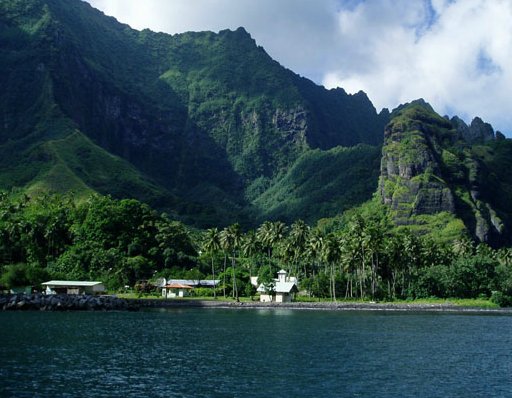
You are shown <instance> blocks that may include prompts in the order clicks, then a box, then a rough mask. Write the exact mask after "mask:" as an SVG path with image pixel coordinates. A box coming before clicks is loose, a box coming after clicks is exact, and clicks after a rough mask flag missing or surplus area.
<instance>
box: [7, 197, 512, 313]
mask: <svg viewBox="0 0 512 398" xmlns="http://www.w3.org/2000/svg"><path fill="white" fill-rule="evenodd" d="M0 261H1V262H0V270H1V271H0V275H1V277H0V281H1V284H2V285H3V286H4V287H6V288H13V287H17V286H23V285H27V284H29V285H36V286H37V284H38V283H41V282H42V281H43V280H44V279H49V278H62V279H100V280H102V281H104V282H105V283H106V284H107V286H108V287H109V289H111V290H113V291H121V292H122V291H124V287H125V285H128V286H134V285H135V283H136V282H137V281H140V280H148V279H149V280H155V279H156V278H158V277H162V276H165V277H167V278H169V277H175V278H186V279H200V278H215V279H220V280H221V285H220V287H219V288H217V290H216V291H213V290H208V289H203V290H204V291H201V292H198V294H199V295H210V296H213V295H218V296H220V297H240V296H245V297H251V296H253V295H254V294H255V290H254V288H253V287H252V285H251V284H250V276H256V275H257V276H259V280H260V282H265V281H270V280H271V279H272V278H274V277H275V275H276V272H277V271H278V270H279V269H281V268H284V269H285V270H287V271H288V272H290V274H292V275H296V276H298V278H299V281H300V289H301V291H302V294H303V295H306V296H307V297H309V298H323V299H330V300H338V299H358V300H388V301H389V300H391V301H392V300H406V299H420V298H422V299H425V298H426V299H429V298H433V297H437V298H461V299H464V298H471V299H489V298H490V299H491V300H492V301H493V302H494V303H496V304H499V305H510V304H511V303H512V301H511V300H512V249H511V248H503V249H500V250H493V249H491V248H490V247H488V246H487V245H485V244H479V245H474V244H473V242H472V241H471V240H469V239H467V238H465V239H461V240H458V241H455V242H440V241H436V240H433V239H431V238H429V237H421V236H418V235H415V234H413V233H411V232H410V231H408V230H406V229H402V230H399V231H397V230H393V228H392V225H391V221H390V219H389V216H388V214H387V212H386V208H385V207H384V206H382V205H380V204H379V203H378V202H376V201H371V202H368V203H367V204H365V205H364V206H362V207H360V208H358V209H355V210H350V211H347V212H345V213H344V214H343V216H341V217H339V218H338V219H337V220H332V221H331V222H328V223H326V222H322V223H319V224H318V225H317V226H315V227H310V226H308V225H307V224H306V223H304V222H303V221H300V220H299V221H295V222H294V223H292V224H291V225H286V224H285V223H283V222H280V221H275V222H270V221H266V222H264V223H262V224H261V225H260V226H259V227H258V228H257V229H256V230H249V231H243V230H242V229H241V228H240V226H239V225H238V224H233V225H230V226H228V227H226V228H224V229H222V230H219V229H217V228H212V229H209V230H207V231H193V230H189V229H188V228H186V227H185V226H184V225H183V224H181V223H179V222H177V221H173V220H171V219H169V218H168V217H167V216H166V215H165V214H159V213H157V212H155V211H154V210H152V209H151V208H149V207H148V206H147V205H144V204H142V203H140V202H138V201H136V200H133V199H124V200H115V199H112V198H110V197H102V196H98V195H93V196H91V197H90V198H88V199H87V200H85V201H83V202H82V203H80V204H78V205H77V204H75V202H74V201H73V200H72V198H71V197H66V196H64V197H62V196H57V195H53V196H48V195H45V196H41V197H37V198H29V197H27V196H25V195H24V194H16V193H13V194H5V193H4V194H2V195H1V197H0Z"/></svg>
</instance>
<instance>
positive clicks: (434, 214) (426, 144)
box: [379, 100, 512, 247]
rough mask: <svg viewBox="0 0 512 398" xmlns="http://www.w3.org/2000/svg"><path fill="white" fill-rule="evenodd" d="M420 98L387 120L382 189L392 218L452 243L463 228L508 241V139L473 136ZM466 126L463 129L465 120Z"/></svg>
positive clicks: (511, 144)
mask: <svg viewBox="0 0 512 398" xmlns="http://www.w3.org/2000/svg"><path fill="white" fill-rule="evenodd" d="M457 123H459V124H460V123H463V122H461V121H460V120H459V121H455V122H452V121H450V120H448V119H446V118H443V117H441V116H439V115H438V114H437V113H436V112H435V111H434V110H433V109H432V107H431V106H430V105H428V104H427V103H425V102H424V101H423V100H417V101H413V102H412V103H410V104H406V105H403V106H400V107H398V108H397V109H396V110H394V111H393V112H392V113H391V121H390V123H389V124H388V125H387V126H386V130H385V141H384V146H383V151H382V165H383V167H382V170H381V180H380V186H379V188H380V189H379V193H380V196H381V198H382V200H383V202H384V203H386V204H388V205H389V207H390V211H391V215H392V217H393V220H394V222H395V224H397V225H398V226H405V227H406V228H407V229H409V230H411V231H414V232H415V233H417V234H421V235H425V234H431V235H432V236H434V237H435V238H436V239H438V240H447V241H453V240H455V239H458V238H459V237H460V236H462V235H463V234H465V233H467V234H469V235H471V236H472V237H474V238H475V239H477V240H479V241H482V242H487V243H489V244H491V245H493V246H495V247H499V246H501V245H503V244H510V243H511V241H510V234H509V233H507V229H508V228H509V227H508V226H510V225H511V224H510V221H511V214H512V213H511V208H510V203H511V200H512V195H511V193H512V189H511V187H512V185H511V180H510V176H509V175H508V174H507V172H506V170H508V168H509V167H510V155H511V154H512V153H511V150H512V142H511V141H510V140H507V139H503V138H501V139H495V138H494V133H493V131H492V127H490V126H488V134H489V135H488V136H486V137H479V138H478V137H477V138H473V139H470V138H468V137H467V136H464V131H463V132H461V131H460V130H459V129H458V125H457ZM466 129H468V127H467V126H466Z"/></svg>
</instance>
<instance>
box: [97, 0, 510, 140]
mask: <svg viewBox="0 0 512 398" xmlns="http://www.w3.org/2000/svg"><path fill="white" fill-rule="evenodd" d="M87 1H88V2H89V3H91V5H93V6H94V7H96V8H98V9H100V10H101V11H103V12H104V13H105V14H107V15H111V16H114V17H115V18H117V19H118V20H119V21H120V22H123V23H127V24H129V25H130V26H131V27H132V28H135V29H144V28H149V29H151V30H154V31H161V32H166V33H171V34H174V33H182V32H186V31H204V30H210V31H214V32H218V31H219V30H222V29H236V28H238V27H239V26H243V27H244V28H245V29H246V30H247V31H248V32H249V33H250V34H251V36H252V37H253V38H254V39H255V40H256V42H257V44H258V45H261V46H263V47H264V48H265V50H266V51H267V53H268V54H269V55H270V56H272V58H274V59H275V60H277V61H279V63H281V65H283V66H285V67H286V68H289V69H291V70H293V71H294V72H296V73H298V74H300V75H302V76H305V77H307V78H309V79H311V80H313V81H314V82H316V83H317V84H321V85H324V86H325V87H327V88H335V87H342V88H344V89H345V90H346V91H347V92H349V93H356V92H358V91H359V90H363V91H364V92H366V93H367V94H368V97H369V98H370V100H371V101H372V102H373V104H374V105H375V107H376V108H377V110H378V111H380V109H382V108H384V107H386V108H388V109H390V110H391V109H393V108H395V107H397V106H398V105H399V104H402V103H405V102H410V101H412V100H414V99H417V98H424V99H425V100H426V101H428V102H429V103H430V104H431V105H432V106H433V107H434V109H435V110H436V111H437V112H438V113H440V114H441V115H449V116H454V115H458V116H459V117H461V118H462V119H464V120H465V121H466V122H468V123H469V122H470V121H471V119H472V118H473V117H475V116H480V117H481V118H482V119H484V121H487V122H489V123H491V124H492V125H493V127H494V128H495V130H500V131H502V132H503V133H504V134H505V135H507V136H508V137H512V101H510V98H511V94H512V62H511V60H512V0H144V1H140V0H87Z"/></svg>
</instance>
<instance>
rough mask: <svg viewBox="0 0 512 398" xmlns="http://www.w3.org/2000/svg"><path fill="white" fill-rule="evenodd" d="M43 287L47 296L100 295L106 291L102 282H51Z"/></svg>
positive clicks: (45, 283)
mask: <svg viewBox="0 0 512 398" xmlns="http://www.w3.org/2000/svg"><path fill="white" fill-rule="evenodd" d="M42 285H43V288H45V293H46V294H100V293H103V292H104V291H105V286H104V285H103V283H102V282H89V281H49V282H44V283H42Z"/></svg>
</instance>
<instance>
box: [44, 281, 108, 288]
mask: <svg viewBox="0 0 512 398" xmlns="http://www.w3.org/2000/svg"><path fill="white" fill-rule="evenodd" d="M102 283H103V282H89V281H49V282H44V283H41V285H45V286H63V287H64V286H70V287H75V286H85V287H90V286H97V285H101V284H102Z"/></svg>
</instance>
